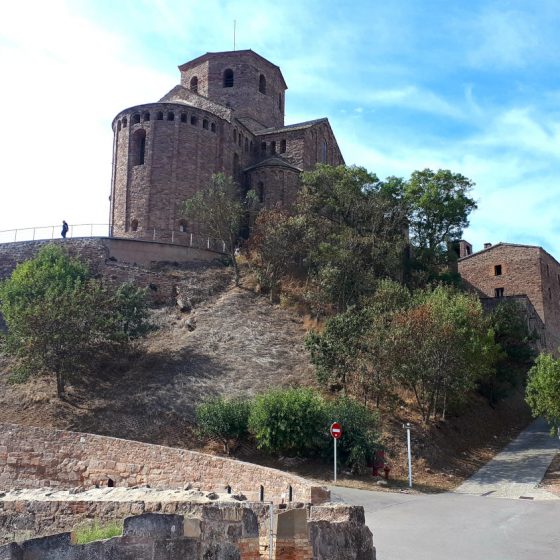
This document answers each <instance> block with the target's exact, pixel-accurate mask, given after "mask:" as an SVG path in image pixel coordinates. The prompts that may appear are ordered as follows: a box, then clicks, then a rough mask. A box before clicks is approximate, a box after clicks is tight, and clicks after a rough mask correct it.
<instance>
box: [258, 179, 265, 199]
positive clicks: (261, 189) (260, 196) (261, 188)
mask: <svg viewBox="0 0 560 560" xmlns="http://www.w3.org/2000/svg"><path fill="white" fill-rule="evenodd" d="M257 197H258V199H259V202H261V203H262V202H264V183H263V182H262V181H259V182H258V183H257Z"/></svg>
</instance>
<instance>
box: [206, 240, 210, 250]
mask: <svg viewBox="0 0 560 560" xmlns="http://www.w3.org/2000/svg"><path fill="white" fill-rule="evenodd" d="M206 248H207V249H210V238H208V240H207V241H206Z"/></svg>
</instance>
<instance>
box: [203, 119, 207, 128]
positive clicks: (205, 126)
mask: <svg viewBox="0 0 560 560" xmlns="http://www.w3.org/2000/svg"><path fill="white" fill-rule="evenodd" d="M202 128H204V129H206V130H208V121H207V120H206V119H203V120H202Z"/></svg>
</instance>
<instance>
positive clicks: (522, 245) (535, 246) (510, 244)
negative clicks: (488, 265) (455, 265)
mask: <svg viewBox="0 0 560 560" xmlns="http://www.w3.org/2000/svg"><path fill="white" fill-rule="evenodd" d="M497 247H524V248H525V249H539V250H540V251H542V252H543V253H546V254H547V255H548V256H549V257H550V258H551V259H552V260H554V261H556V263H558V266H560V263H559V262H558V260H557V259H556V258H555V257H554V256H553V255H551V254H550V253H549V252H548V251H547V250H546V249H543V248H542V247H541V246H540V245H526V244H524V243H506V242H504V241H500V242H499V243H495V244H493V245H490V247H485V248H484V249H481V250H480V251H477V252H476V253H472V254H470V255H466V256H464V257H461V258H460V259H458V261H466V260H467V259H472V258H473V257H476V256H478V255H481V254H482V253H487V252H488V251H491V250H492V249H496V248H497Z"/></svg>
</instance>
